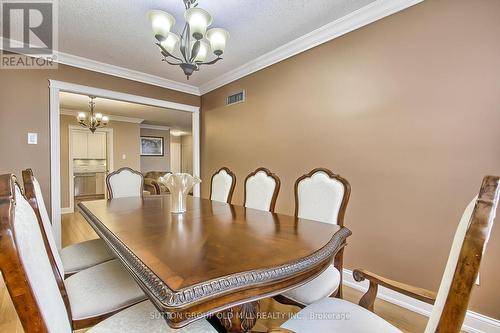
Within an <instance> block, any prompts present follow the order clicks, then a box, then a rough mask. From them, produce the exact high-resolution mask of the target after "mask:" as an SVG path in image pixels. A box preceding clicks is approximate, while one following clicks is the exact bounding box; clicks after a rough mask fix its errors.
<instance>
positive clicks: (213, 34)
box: [207, 28, 229, 56]
mask: <svg viewBox="0 0 500 333" xmlns="http://www.w3.org/2000/svg"><path fill="white" fill-rule="evenodd" d="M207 39H208V40H209V41H210V46H211V47H212V51H213V53H214V54H215V55H216V56H220V55H221V54H223V53H224V50H225V49H226V43H227V41H228V39H229V32H228V31H227V30H224V29H221V28H213V29H210V30H208V31H207Z"/></svg>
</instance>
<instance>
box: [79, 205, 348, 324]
mask: <svg viewBox="0 0 500 333" xmlns="http://www.w3.org/2000/svg"><path fill="white" fill-rule="evenodd" d="M78 206H79V208H80V209H81V212H82V214H83V216H84V217H85V218H86V219H87V221H88V222H89V223H90V224H91V225H92V227H93V228H94V229H95V230H96V232H97V233H98V234H99V236H100V237H101V238H103V239H104V240H105V241H106V243H107V244H108V245H109V246H110V247H111V248H112V250H113V251H114V252H115V254H116V255H117V256H118V258H119V259H121V260H122V262H123V263H124V264H125V265H126V267H127V268H128V269H129V271H130V272H131V273H132V274H133V276H134V277H135V278H136V280H137V281H138V282H139V284H140V285H141V287H142V288H143V289H144V290H145V291H146V293H147V294H148V296H150V298H151V299H152V301H153V302H154V303H155V304H156V305H157V307H158V308H159V309H161V310H163V311H165V312H175V311H181V310H183V309H188V308H189V309H191V310H192V311H195V312H198V313H204V314H207V313H213V312H215V311H216V310H217V311H219V310H221V309H224V308H227V307H229V306H231V304H236V303H241V302H242V301H243V300H245V299H248V300H251V299H252V300H253V299H257V298H259V297H260V298H262V297H264V296H265V295H270V294H277V293H279V292H281V291H283V290H287V289H290V288H291V287H294V286H296V285H299V284H300V283H303V281H304V280H309V279H311V278H313V277H315V276H317V275H318V274H319V273H321V271H322V270H323V269H324V268H326V267H327V266H328V264H329V263H330V262H331V259H332V257H333V255H334V254H335V253H336V252H337V251H338V250H339V249H340V248H341V247H342V246H343V245H344V243H345V239H346V238H347V236H349V235H350V231H349V230H348V229H346V228H343V227H339V226H337V225H334V224H327V223H321V222H315V221H311V220H305V219H298V218H295V217H293V216H288V215H282V214H276V213H270V212H266V211H260V210H255V209H249V208H244V207H241V206H235V205H230V204H226V203H221V202H216V201H210V200H206V199H201V198H194V197H191V196H190V197H188V203H187V212H186V213H184V214H172V213H170V196H168V195H166V196H147V197H145V198H117V199H112V200H99V201H87V202H82V203H80V204H79V205H78ZM236 294H237V295H236ZM221 297H222V299H219V298H221ZM215 299H219V300H218V301H217V302H216V301H215ZM180 321H181V322H182V323H183V324H185V323H186V321H185V320H184V319H183V320H180ZM172 326H176V325H172Z"/></svg>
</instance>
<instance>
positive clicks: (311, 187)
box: [275, 168, 351, 307]
mask: <svg viewBox="0 0 500 333" xmlns="http://www.w3.org/2000/svg"><path fill="white" fill-rule="evenodd" d="M350 194H351V186H350V185H349V182H348V181H347V180H346V179H344V178H342V177H341V176H339V175H336V174H335V173H333V172H332V171H330V170H328V169H324V168H317V169H314V170H312V171H311V172H309V173H308V174H305V175H303V176H301V177H300V178H298V179H297V181H296V182H295V216H297V217H298V218H302V219H309V220H315V221H319V222H324V223H333V224H337V225H339V226H343V225H344V215H345V211H346V208H347V203H348V201H349V196H350ZM344 246H345V244H344ZM343 255H344V252H343V248H341V249H340V251H339V252H338V253H337V254H336V256H335V258H334V260H333V264H332V265H330V266H329V267H328V268H327V269H326V270H325V271H323V273H321V274H320V275H318V276H317V277H316V278H315V279H313V280H311V281H309V282H307V283H305V284H304V285H302V286H300V287H297V288H295V289H292V290H289V291H287V292H285V293H283V294H282V295H279V296H275V299H276V300H277V301H278V302H281V303H285V304H293V305H298V306H300V307H304V306H305V305H308V304H311V303H313V302H316V301H318V300H320V299H322V298H324V297H328V296H332V295H333V296H337V297H342V270H343Z"/></svg>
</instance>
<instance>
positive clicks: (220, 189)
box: [210, 168, 236, 203]
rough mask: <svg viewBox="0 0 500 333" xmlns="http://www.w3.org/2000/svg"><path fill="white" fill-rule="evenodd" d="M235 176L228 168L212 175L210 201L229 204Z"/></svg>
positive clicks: (234, 184)
mask: <svg viewBox="0 0 500 333" xmlns="http://www.w3.org/2000/svg"><path fill="white" fill-rule="evenodd" d="M235 186H236V176H235V175H234V173H232V172H231V170H229V169H228V168H221V169H220V170H219V171H217V172H216V173H214V174H213V176H212V181H211V182H210V200H214V201H221V202H227V203H229V202H231V198H232V196H233V191H234V187H235Z"/></svg>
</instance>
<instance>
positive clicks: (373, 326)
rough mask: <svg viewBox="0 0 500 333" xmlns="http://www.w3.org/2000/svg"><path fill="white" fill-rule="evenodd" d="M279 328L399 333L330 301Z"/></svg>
mask: <svg viewBox="0 0 500 333" xmlns="http://www.w3.org/2000/svg"><path fill="white" fill-rule="evenodd" d="M281 327H282V328H286V329H288V330H292V331H294V332H296V333H306V332H307V333H309V332H317V333H327V332H341V333H401V331H400V330H399V329H397V328H396V327H394V326H392V325H391V324H389V323H388V322H386V321H385V320H384V319H382V318H380V317H379V316H377V315H376V314H374V313H372V312H370V311H368V310H366V309H365V308H363V307H361V306H359V305H357V304H354V303H351V302H348V301H345V300H343V299H338V298H331V297H328V298H324V299H322V300H320V301H318V302H315V303H313V304H311V305H309V306H307V307H306V308H304V309H302V310H301V311H300V312H298V313H297V314H296V315H295V316H294V317H293V318H292V319H290V320H288V321H287V322H285V323H284V324H283V325H282V326H281Z"/></svg>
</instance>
